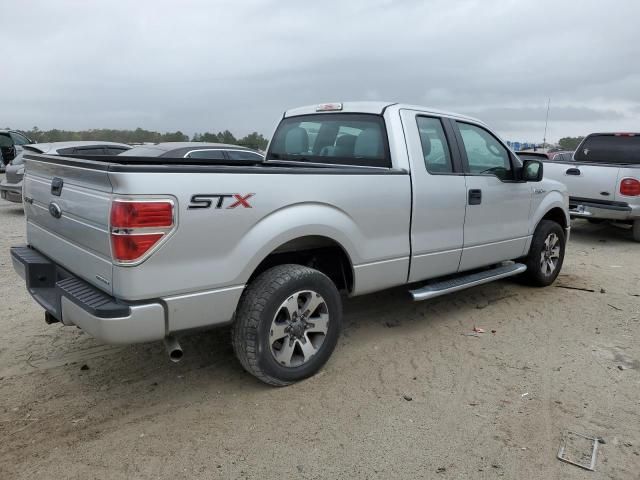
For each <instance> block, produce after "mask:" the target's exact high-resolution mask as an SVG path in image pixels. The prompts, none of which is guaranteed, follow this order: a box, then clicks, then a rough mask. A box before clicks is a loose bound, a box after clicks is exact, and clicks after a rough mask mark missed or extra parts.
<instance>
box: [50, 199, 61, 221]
mask: <svg viewBox="0 0 640 480" xmlns="http://www.w3.org/2000/svg"><path fill="white" fill-rule="evenodd" d="M49 213H50V214H51V216H52V217H53V218H60V217H61V216H62V209H61V208H60V205H58V204H57V203H56V202H51V203H50V204H49Z"/></svg>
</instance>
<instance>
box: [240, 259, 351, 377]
mask: <svg viewBox="0 0 640 480" xmlns="http://www.w3.org/2000/svg"><path fill="white" fill-rule="evenodd" d="M341 320H342V302H341V300H340V294H339V293H338V290H337V288H336V286H335V285H334V283H333V282H332V281H331V280H330V279H329V278H328V277H327V276H326V275H324V274H323V273H321V272H319V271H317V270H314V269H312V268H309V267H305V266H302V265H279V266H276V267H273V268H271V269H269V270H267V271H265V272H263V273H262V274H260V275H259V276H258V277H257V278H256V279H255V280H254V281H253V282H251V283H250V284H249V286H248V287H247V288H246V290H245V292H244V293H243V294H242V298H241V299H240V305H239V307H238V312H237V316H236V322H235V324H234V326H233V331H232V340H233V349H234V351H235V353H236V356H237V357H238V360H240V363H241V364H242V366H243V367H244V369H245V370H246V371H247V372H249V373H251V374H252V375H254V376H255V377H257V378H258V379H260V380H262V381H263V382H265V383H268V384H270V385H275V386H285V385H289V384H291V383H294V382H296V381H298V380H302V379H304V378H307V377H310V376H311V375H313V374H315V373H316V372H317V371H318V370H320V368H322V366H323V365H324V364H325V363H326V362H327V360H328V359H329V357H330V356H331V353H332V352H333V350H334V348H335V346H336V343H337V341H338V335H339V333H340V325H341Z"/></svg>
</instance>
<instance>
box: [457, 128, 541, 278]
mask: <svg viewBox="0 0 640 480" xmlns="http://www.w3.org/2000/svg"><path fill="white" fill-rule="evenodd" d="M452 123H453V124H454V128H455V132H456V138H457V140H458V146H459V149H460V152H461V155H462V161H463V164H464V168H465V174H466V176H465V179H466V187H467V191H466V200H467V206H466V216H465V221H464V249H463V251H462V258H461V260H460V270H461V271H464V270H470V269H474V268H478V267H483V266H487V265H491V264H493V263H498V262H501V261H504V260H510V259H514V258H518V257H519V256H521V255H522V254H523V252H524V249H525V246H526V243H527V240H528V236H529V211H530V209H531V199H532V187H531V184H528V183H525V182H519V181H517V180H516V175H517V173H516V170H517V168H518V167H519V161H518V160H517V159H516V157H515V155H513V154H511V152H510V151H509V149H508V148H507V147H506V146H505V145H504V144H503V143H502V142H501V141H500V140H498V138H496V137H495V136H494V135H493V134H492V133H491V132H490V131H489V130H487V129H486V128H484V127H483V126H480V125H476V124H472V123H466V122H461V121H455V122H452Z"/></svg>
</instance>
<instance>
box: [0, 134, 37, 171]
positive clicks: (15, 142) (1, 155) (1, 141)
mask: <svg viewBox="0 0 640 480" xmlns="http://www.w3.org/2000/svg"><path fill="white" fill-rule="evenodd" d="M31 143H33V142H32V141H31V139H30V138H29V137H27V136H26V135H25V134H24V133H21V132H18V131H16V130H0V173H2V172H4V170H5V167H6V166H7V165H9V162H10V161H11V160H13V159H14V158H15V157H17V156H18V155H19V154H20V152H22V146H23V145H29V144H31Z"/></svg>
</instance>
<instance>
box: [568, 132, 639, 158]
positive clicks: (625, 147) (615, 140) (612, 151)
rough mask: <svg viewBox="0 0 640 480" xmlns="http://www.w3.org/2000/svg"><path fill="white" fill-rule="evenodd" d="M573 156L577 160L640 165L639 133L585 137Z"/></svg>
mask: <svg viewBox="0 0 640 480" xmlns="http://www.w3.org/2000/svg"><path fill="white" fill-rule="evenodd" d="M574 158H575V159H576V161H579V162H596V163H626V164H635V165H640V134H633V133H628V134H627V133H625V134H604V135H591V136H589V137H587V138H586V139H585V140H584V142H582V145H580V147H578V150H576V153H575V154H574Z"/></svg>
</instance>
